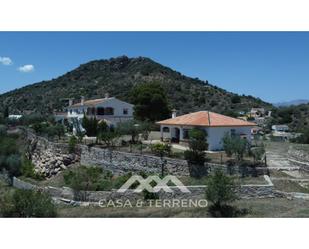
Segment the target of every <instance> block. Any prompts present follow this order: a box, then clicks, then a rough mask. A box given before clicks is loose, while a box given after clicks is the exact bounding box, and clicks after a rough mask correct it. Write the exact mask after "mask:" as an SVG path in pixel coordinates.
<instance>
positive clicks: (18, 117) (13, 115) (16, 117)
mask: <svg viewBox="0 0 309 249" xmlns="http://www.w3.org/2000/svg"><path fill="white" fill-rule="evenodd" d="M22 117H23V115H16V114H11V115H9V116H8V118H9V119H10V120H14V119H15V120H18V119H21V118H22Z"/></svg>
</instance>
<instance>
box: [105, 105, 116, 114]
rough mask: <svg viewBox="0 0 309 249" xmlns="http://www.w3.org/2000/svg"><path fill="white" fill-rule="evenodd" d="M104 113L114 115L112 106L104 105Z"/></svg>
mask: <svg viewBox="0 0 309 249" xmlns="http://www.w3.org/2000/svg"><path fill="white" fill-rule="evenodd" d="M104 114H105V115H114V108H112V107H106V108H105V110H104Z"/></svg>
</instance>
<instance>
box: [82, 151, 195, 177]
mask: <svg viewBox="0 0 309 249" xmlns="http://www.w3.org/2000/svg"><path fill="white" fill-rule="evenodd" d="M164 161H165V168H166V169H167V171H168V173H169V174H172V175H176V176H177V175H178V176H179V175H189V170H188V164H187V161H185V160H179V159H172V158H164ZM81 164H82V165H93V166H100V167H103V168H104V169H107V170H111V171H112V172H113V173H116V174H121V173H124V172H141V171H144V172H147V173H159V172H160V171H161V165H162V161H161V158H160V157H156V156H150V155H141V154H134V153H126V152H120V151H115V150H109V149H101V148H95V147H87V146H84V145H83V146H81Z"/></svg>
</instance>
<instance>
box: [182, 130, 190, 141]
mask: <svg viewBox="0 0 309 249" xmlns="http://www.w3.org/2000/svg"><path fill="white" fill-rule="evenodd" d="M182 132H183V139H189V130H188V129H183V131H182Z"/></svg>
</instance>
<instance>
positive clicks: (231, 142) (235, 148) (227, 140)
mask: <svg viewBox="0 0 309 249" xmlns="http://www.w3.org/2000/svg"><path fill="white" fill-rule="evenodd" d="M222 142H223V149H224V151H225V153H226V154H227V155H228V156H233V155H235V157H236V160H237V161H238V162H241V161H242V160H243V157H244V154H245V153H246V151H247V150H248V147H249V146H248V141H247V140H246V139H243V138H241V137H240V136H231V135H230V134H228V133H226V134H225V135H224V137H223V139H222Z"/></svg>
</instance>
